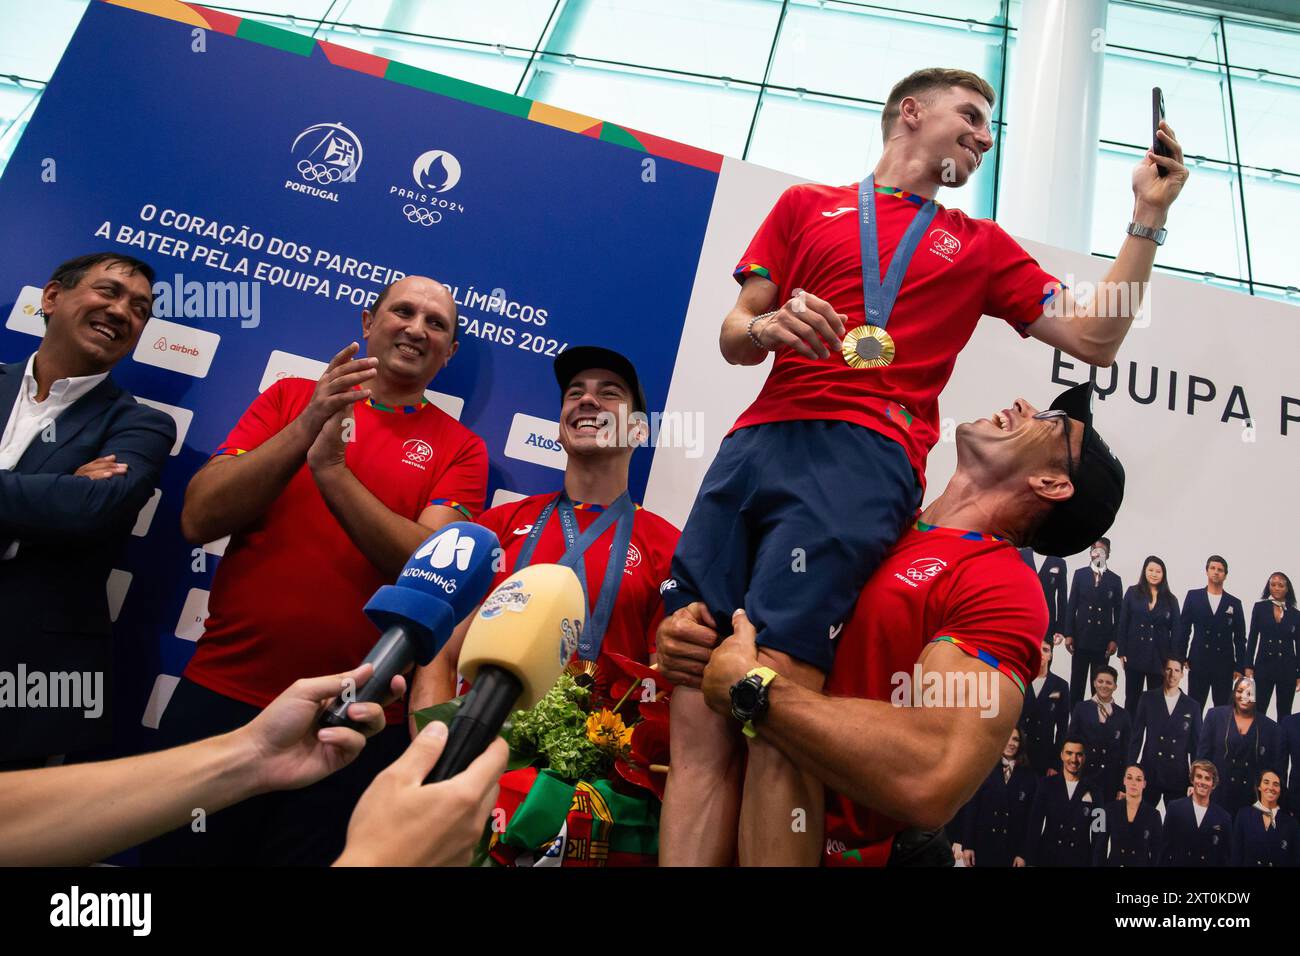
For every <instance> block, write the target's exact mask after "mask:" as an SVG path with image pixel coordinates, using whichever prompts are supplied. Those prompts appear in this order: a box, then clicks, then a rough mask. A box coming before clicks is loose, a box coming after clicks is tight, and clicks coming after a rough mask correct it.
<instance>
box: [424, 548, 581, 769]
mask: <svg viewBox="0 0 1300 956" xmlns="http://www.w3.org/2000/svg"><path fill="white" fill-rule="evenodd" d="M586 612H587V599H586V598H585V597H584V596H583V593H582V585H581V584H580V583H579V582H578V577H577V575H576V574H574V573H573V570H572V569H571V568H567V567H562V566H560V565H558V564H534V565H531V566H530V567H527V568H525V569H524V570H522V571H519V572H516V573H515V574H512V575H511V576H510V577H508V578H507V579H506V580H504V581H502V582H501V584H499V585H498V586H497V588H496V590H494V591H493V592H492V593H491V594H489V595H488V597H487V600H485V601H484V602H483V606H482V607H480V608H479V610H478V613H477V614H475V615H474V619H473V621H472V622H471V623H470V627H469V633H468V634H467V635H466V636H465V646H464V648H463V649H462V650H461V653H460V672H461V674H463V675H464V676H465V678H466V679H467V680H469V681H472V682H473V685H474V686H473V688H472V689H471V690H470V692H469V694H467V695H466V697H465V702H464V703H463V704H462V705H461V707H460V709H459V710H458V711H457V712H456V716H455V717H453V718H452V722H451V729H450V731H449V733H448V737H447V745H446V748H445V749H444V750H443V751H442V754H441V756H440V757H439V758H438V762H437V764H435V765H434V768H433V772H432V773H431V774H430V775H429V777H428V779H427V781H426V782H427V783H436V782H439V781H442V780H447V779H449V778H451V777H454V776H455V775H456V774H458V773H460V772H461V771H462V770H464V769H465V768H466V767H468V766H469V765H470V764H471V763H472V762H473V761H474V758H476V757H477V756H478V755H479V754H481V753H482V752H483V751H484V750H485V749H487V746H488V744H490V743H491V742H492V741H493V739H494V738H495V737H496V736H497V734H499V733H500V732H501V726H502V724H504V723H505V721H506V718H507V717H509V716H510V714H511V713H512V712H513V711H515V710H517V709H519V708H528V707H532V706H533V705H535V704H536V703H537V702H538V701H539V700H541V699H542V697H543V696H544V695H545V694H546V692H547V691H548V690H550V689H551V685H552V684H554V683H555V681H556V679H557V678H558V677H559V676H560V672H561V671H563V670H564V667H565V665H566V664H568V663H569V659H570V658H571V657H572V656H573V654H574V652H575V651H576V650H577V648H578V638H579V636H580V635H581V634H582V627H583V624H584V623H585V621H586Z"/></svg>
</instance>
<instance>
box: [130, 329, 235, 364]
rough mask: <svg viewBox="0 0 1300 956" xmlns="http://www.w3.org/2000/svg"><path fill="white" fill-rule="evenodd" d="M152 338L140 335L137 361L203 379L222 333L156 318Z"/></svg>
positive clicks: (136, 348) (137, 344)
mask: <svg viewBox="0 0 1300 956" xmlns="http://www.w3.org/2000/svg"><path fill="white" fill-rule="evenodd" d="M149 328H150V330H151V333H152V334H153V335H154V336H155V338H153V339H146V338H143V337H142V338H141V339H140V341H139V342H137V343H136V346H135V353H134V355H135V360H136V361H137V362H143V363H144V364H146V365H154V366H157V367H158V368H165V369H169V370H171V371H173V372H180V373H181V374H182V375H193V376H194V377H195V378H203V377H204V376H205V375H207V374H208V367H209V366H210V365H211V364H212V357H213V355H215V354H216V351H217V346H218V344H220V342H221V336H219V335H217V334H216V333H215V332H208V331H206V330H204V329H196V328H194V327H193V326H190V325H181V324H180V323H178V322H171V321H169V320H167V319H164V318H161V317H157V316H155V317H154V318H152V319H150V320H149Z"/></svg>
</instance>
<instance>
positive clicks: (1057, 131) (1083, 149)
mask: <svg viewBox="0 0 1300 956" xmlns="http://www.w3.org/2000/svg"><path fill="white" fill-rule="evenodd" d="M1105 29H1106V0H1033V2H1032V3H1026V4H1025V5H1024V14H1023V19H1022V21H1021V24H1020V29H1019V31H1017V40H1016V51H1015V57H1016V73H1015V81H1014V83H1013V84H1012V85H1011V89H1010V90H1009V91H1008V100H1007V106H1008V111H1009V113H1010V114H1011V115H1010V117H1009V120H1008V123H1009V127H1008V130H1007V141H1006V147H1007V155H1006V163H1005V166H1004V167H1003V177H1002V186H1001V188H1000V191H999V196H998V222H999V223H1001V225H1002V227H1003V228H1004V229H1006V230H1007V231H1008V232H1010V233H1012V234H1013V235H1017V236H1021V237H1023V238H1025V239H1032V240H1036V241H1038V242H1045V243H1049V244H1051V245H1054V246H1060V247H1062V248H1065V249H1073V250H1075V251H1077V252H1090V251H1091V249H1089V245H1090V238H1091V235H1092V196H1093V189H1094V185H1095V182H1096V176H1097V135H1098V134H1097V131H1098V128H1099V125H1100V119H1101V76H1102V73H1101V71H1102V63H1103V61H1104V57H1105V53H1104V50H1105V42H1104V41H1105V32H1104V31H1105ZM1134 95H1135V100H1134V102H1135V104H1137V106H1135V108H1140V106H1141V103H1142V102H1146V101H1145V100H1142V99H1141V97H1137V93H1136V92H1135V94H1134Z"/></svg>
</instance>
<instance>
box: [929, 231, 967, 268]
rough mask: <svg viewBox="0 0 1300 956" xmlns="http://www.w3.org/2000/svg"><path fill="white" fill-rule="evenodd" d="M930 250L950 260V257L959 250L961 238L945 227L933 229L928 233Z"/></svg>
mask: <svg viewBox="0 0 1300 956" xmlns="http://www.w3.org/2000/svg"><path fill="white" fill-rule="evenodd" d="M930 250H931V251H932V252H934V253H936V254H938V255H940V256H942V257H943V258H945V259H947V260H948V261H949V262H952V257H953V256H955V255H956V254H957V253H959V252H961V240H960V239H958V238H957V237H956V236H954V235H953V234H952V233H951V232H949V231H948V230H947V229H935V230H933V231H932V232H931V233H930Z"/></svg>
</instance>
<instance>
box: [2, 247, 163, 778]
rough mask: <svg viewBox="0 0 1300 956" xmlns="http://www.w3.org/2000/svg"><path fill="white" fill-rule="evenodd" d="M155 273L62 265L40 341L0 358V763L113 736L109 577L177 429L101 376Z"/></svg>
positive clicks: (134, 264)
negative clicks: (0, 678)
mask: <svg viewBox="0 0 1300 956" xmlns="http://www.w3.org/2000/svg"><path fill="white" fill-rule="evenodd" d="M152 283H153V270H152V269H150V268H149V266H148V265H146V264H145V263H143V262H141V261H139V260H138V259H133V258H131V257H130V256H122V255H118V254H116V253H97V254H93V255H88V256H80V257H78V258H76V259H72V260H69V261H68V262H65V263H63V265H61V266H59V267H58V268H57V269H55V270H54V275H53V276H51V278H50V281H49V282H48V283H46V286H45V290H44V293H43V295H42V297H41V310H42V312H43V313H44V316H45V323H46V328H45V337H44V338H43V339H42V341H41V345H40V348H39V349H37V351H36V353H35V354H34V355H32V356H31V357H29V358H27V359H26V360H24V361H19V362H15V363H13V364H11V365H0V422H3V432H0V609H2V611H3V614H4V620H5V626H4V628H3V630H0V672H5V673H7V674H8V675H11V676H10V680H11V681H12V682H13V683H12V684H11V687H13V688H14V690H15V696H16V695H17V694H22V695H24V699H23V701H22V706H19V702H18V701H17V700H16V699H15V700H13V701H9V700H8V699H7V698H5V697H0V769H14V768H18V767H31V766H40V765H43V764H45V763H46V762H49V761H50V760H51V759H56V760H57V758H58V757H59V756H60V755H67V754H73V755H75V754H77V753H78V752H81V751H85V750H87V749H89V748H92V747H102V746H104V745H106V744H107V743H108V742H109V740H110V739H111V735H112V723H113V721H112V715H111V713H109V708H108V707H107V706H105V698H106V696H111V684H112V661H113V648H112V642H111V640H110V636H111V629H112V628H111V622H110V619H109V610H108V596H107V593H106V582H107V579H108V574H109V571H110V570H111V569H112V564H113V561H114V558H115V557H116V555H117V552H118V551H119V550H120V548H121V547H122V544H123V542H124V541H125V539H126V537H127V536H128V535H129V534H130V531H131V527H132V525H133V524H134V522H135V518H136V514H137V513H138V512H139V510H140V508H141V506H143V505H144V503H145V502H146V501H148V499H149V497H150V496H151V495H152V494H153V490H154V487H155V486H156V485H157V483H158V476H159V473H160V471H161V470H162V465H163V462H164V461H166V460H167V455H168V453H169V452H170V451H171V447H172V444H173V443H174V442H175V440H176V428H175V425H174V424H173V422H172V419H171V418H170V417H169V416H167V415H165V414H164V413H162V412H159V411H156V410H155V409H152V408H147V407H145V406H144V405H140V404H137V403H136V401H135V399H134V398H132V397H131V395H130V393H128V392H125V391H123V390H122V389H121V388H119V387H118V386H117V384H116V383H115V382H114V381H113V380H112V378H111V377H110V376H109V370H110V369H112V368H113V366H114V365H116V364H117V363H118V361H120V360H121V359H122V358H123V357H124V356H125V355H127V354H129V353H130V352H131V350H132V349H134V348H135V344H136V342H137V340H138V339H139V338H140V333H141V332H142V331H143V330H144V326H145V323H146V322H147V321H148V319H149V314H150V312H151V311H152V307H153V285H152ZM38 675H39V676H38ZM40 684H44V687H45V699H44V701H43V704H42V705H36V706H33V703H34V700H33V699H28V698H29V696H30V694H31V693H34V692H35V689H36V688H37V687H38V686H40ZM56 688H57V689H58V692H56Z"/></svg>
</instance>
